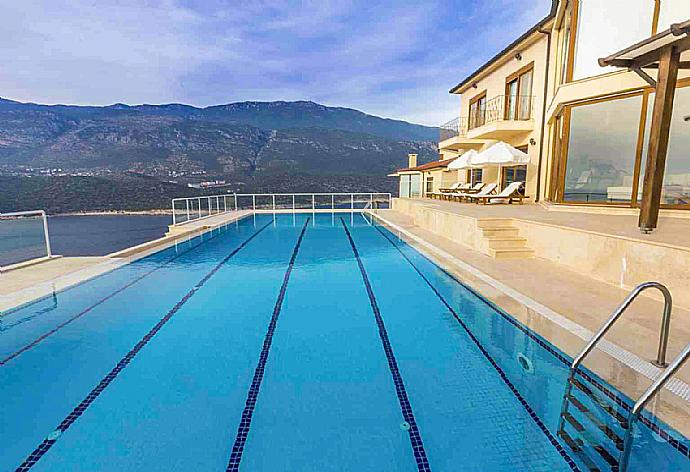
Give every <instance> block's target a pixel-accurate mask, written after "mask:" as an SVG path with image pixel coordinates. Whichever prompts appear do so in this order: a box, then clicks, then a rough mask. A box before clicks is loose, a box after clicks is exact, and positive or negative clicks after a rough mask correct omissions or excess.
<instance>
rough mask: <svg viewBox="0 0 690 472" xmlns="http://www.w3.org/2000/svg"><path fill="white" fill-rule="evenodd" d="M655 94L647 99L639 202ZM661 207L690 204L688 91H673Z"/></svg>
mask: <svg viewBox="0 0 690 472" xmlns="http://www.w3.org/2000/svg"><path fill="white" fill-rule="evenodd" d="M653 109H654V94H650V95H649V105H648V106H647V121H646V123H645V138H644V146H643V149H644V152H643V154H642V157H643V160H642V166H641V171H640V187H639V191H638V199H640V198H642V182H643V181H644V169H645V163H646V162H647V148H648V145H649V130H650V128H651V124H652V110H653ZM661 204H662V205H688V204H690V87H683V88H679V89H676V96H675V98H674V100H673V115H672V116H671V131H670V134H669V140H668V152H667V154H666V170H665V172H664V186H663V188H662V191H661Z"/></svg>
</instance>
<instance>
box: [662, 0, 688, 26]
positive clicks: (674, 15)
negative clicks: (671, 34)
mask: <svg viewBox="0 0 690 472" xmlns="http://www.w3.org/2000/svg"><path fill="white" fill-rule="evenodd" d="M686 20H690V1H688V0H661V8H660V9H659V27H658V28H657V31H658V32H662V31H664V30H667V29H668V28H669V26H671V23H680V22H682V21H686Z"/></svg>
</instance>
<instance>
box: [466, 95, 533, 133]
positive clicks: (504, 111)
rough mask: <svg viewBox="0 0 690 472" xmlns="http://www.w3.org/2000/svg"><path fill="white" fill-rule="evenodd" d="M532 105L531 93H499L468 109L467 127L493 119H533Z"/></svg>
mask: <svg viewBox="0 0 690 472" xmlns="http://www.w3.org/2000/svg"><path fill="white" fill-rule="evenodd" d="M533 105H534V96H531V95H499V96H497V97H494V98H492V99H491V100H488V101H487V102H486V103H484V104H483V105H480V108H477V109H475V110H471V111H470V116H469V123H468V128H469V129H474V128H478V127H480V126H483V125H485V124H487V123H493V122H495V121H510V120H518V121H527V120H531V119H534V111H533Z"/></svg>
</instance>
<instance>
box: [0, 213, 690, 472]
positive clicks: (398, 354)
mask: <svg viewBox="0 0 690 472" xmlns="http://www.w3.org/2000/svg"><path fill="white" fill-rule="evenodd" d="M519 356H522V358H523V359H527V361H526V362H527V363H528V364H529V365H530V367H531V368H529V369H525V368H524V363H525V361H523V362H522V365H521V363H520V362H518V357H519ZM567 361H568V359H567V358H565V357H564V356H563V354H562V353H560V352H559V351H558V350H557V349H555V348H554V347H553V346H551V345H549V344H548V343H546V342H544V341H543V340H542V339H541V338H539V337H538V336H536V335H535V334H533V333H532V332H531V331H529V330H528V329H527V328H525V327H524V326H522V325H520V324H519V323H517V322H516V321H515V320H513V319H512V318H510V317H509V316H508V315H507V314H505V313H502V312H500V311H499V310H498V309H496V308H495V307H493V306H492V305H490V304H489V302H487V301H486V300H485V299H483V298H481V297H480V296H478V295H477V294H475V293H474V292H473V291H471V290H470V289H469V288H467V287H465V286H464V285H462V284H461V283H459V282H458V281H456V280H455V279H453V278H452V277H451V276H450V275H449V274H447V273H446V272H444V271H443V270H442V269H440V268H439V267H437V266H436V265H435V264H433V263H432V262H431V261H430V260H428V259H427V258H426V257H425V256H423V255H422V254H420V253H418V252H417V251H415V250H414V249H413V248H411V247H410V246H408V245H407V244H405V243H404V242H402V241H400V240H399V239H397V238H396V237H395V236H394V235H393V234H392V233H390V232H388V231H387V230H386V229H385V228H383V227H380V226H376V225H372V224H371V221H368V220H367V219H365V218H364V217H363V216H361V215H359V214H356V213H355V214H352V213H343V214H339V213H334V214H314V215H312V214H298V215H278V216H274V215H259V216H254V217H249V218H246V219H243V220H241V221H239V222H237V223H233V224H231V225H229V226H228V227H226V228H223V229H220V230H215V231H213V232H211V233H207V234H205V235H203V236H200V237H197V238H195V239H192V240H190V241H187V242H185V243H182V244H178V245H177V246H175V247H171V248H169V249H167V250H164V251H161V252H159V253H156V254H154V255H152V256H149V257H147V258H145V259H142V260H139V261H137V262H134V263H132V264H129V265H127V266H124V267H121V268H119V269H117V270H115V271H113V272H110V273H107V274H105V275H102V276H100V277H98V278H95V279H92V280H90V281H87V282H85V283H82V284H80V285H78V286H75V287H73V288H71V289H68V290H65V291H63V292H60V293H57V294H55V295H54V296H53V297H48V298H46V299H43V300H41V301H39V302H36V303H33V304H31V305H28V306H25V307H23V308H21V309H18V310H16V311H13V312H10V313H7V314H5V316H3V317H2V318H0V402H1V404H2V419H3V421H2V422H0V470H3V471H4V470H35V471H123V470H128V471H129V470H132V471H139V470H141V471H144V470H146V471H150V470H166V471H190V470H199V471H216V470H217V471H223V470H245V471H264V470H265V471H331V470H332V471H345V470H372V471H373V470H375V471H382V470H390V471H414V470H422V471H425V470H435V471H455V470H463V471H465V470H467V471H474V470H476V471H516V470H533V471H558V470H563V471H567V470H586V464H583V463H582V462H581V461H580V459H579V458H578V457H576V456H575V455H574V454H573V452H572V451H571V450H570V449H569V448H568V447H567V445H566V444H562V443H561V442H560V440H557V439H556V430H557V423H558V416H559V409H560V404H561V397H562V394H563V388H564V382H565V377H566V373H567ZM591 380H592V382H593V383H595V384H598V383H599V382H600V381H599V380H598V379H596V378H592V379H591ZM600 387H601V388H602V389H604V390H605V391H606V392H608V394H609V395H614V396H616V395H618V396H620V398H621V401H623V402H627V401H628V400H627V399H625V398H624V397H622V396H621V395H620V394H619V393H617V392H616V391H615V390H613V389H612V388H611V387H608V386H606V385H600ZM583 401H586V399H583ZM617 408H619V409H621V411H625V407H624V406H621V405H618V406H617ZM652 419H653V418H652ZM647 423H648V424H646V425H645V424H640V426H639V427H638V428H637V430H636V435H637V438H636V442H635V446H636V449H635V451H634V452H633V458H632V463H631V469H630V470H634V471H647V470H669V471H678V470H690V459H688V453H687V446H688V442H687V440H685V439H684V438H682V437H681V436H679V435H678V434H677V433H674V432H673V431H671V430H669V429H668V428H667V427H666V426H664V425H659V423H658V422H656V423H650V421H649V420H648V421H647ZM659 427H661V429H659ZM652 429H655V431H656V432H654V431H653V430H652ZM592 434H593V435H594V436H596V435H597V433H596V432H593V433H592ZM595 439H596V438H595ZM602 470H604V469H603V468H602Z"/></svg>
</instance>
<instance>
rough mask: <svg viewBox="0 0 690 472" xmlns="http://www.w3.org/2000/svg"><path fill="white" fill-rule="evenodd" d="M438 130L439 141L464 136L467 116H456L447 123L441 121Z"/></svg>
mask: <svg viewBox="0 0 690 472" xmlns="http://www.w3.org/2000/svg"><path fill="white" fill-rule="evenodd" d="M439 132H440V135H439V141H445V140H446V139H451V138H455V137H458V136H465V135H466V134H467V118H465V117H458V118H455V119H453V120H450V121H449V122H447V123H443V124H442V125H441V126H439Z"/></svg>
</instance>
